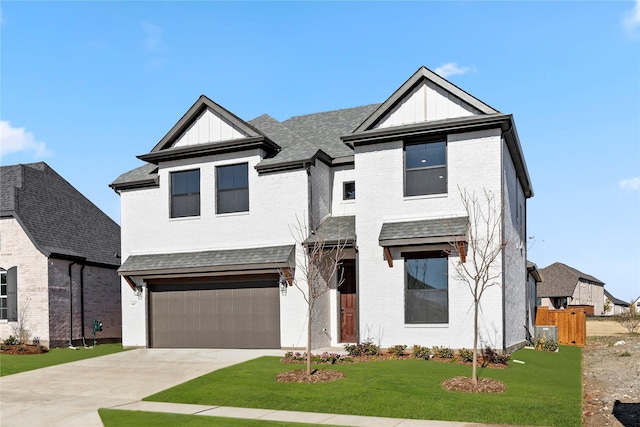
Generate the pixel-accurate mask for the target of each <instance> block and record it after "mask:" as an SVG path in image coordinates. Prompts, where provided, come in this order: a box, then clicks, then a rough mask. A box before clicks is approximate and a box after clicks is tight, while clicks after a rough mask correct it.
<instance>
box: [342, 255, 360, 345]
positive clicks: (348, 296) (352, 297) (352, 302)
mask: <svg viewBox="0 0 640 427" xmlns="http://www.w3.org/2000/svg"><path fill="white" fill-rule="evenodd" d="M341 274H342V276H341V277H342V278H343V282H342V284H341V285H340V288H339V291H340V342H358V333H357V318H358V314H357V313H358V310H357V305H356V304H357V301H358V299H357V297H356V296H357V294H356V264H355V261H354V260H345V261H343V262H342V268H341Z"/></svg>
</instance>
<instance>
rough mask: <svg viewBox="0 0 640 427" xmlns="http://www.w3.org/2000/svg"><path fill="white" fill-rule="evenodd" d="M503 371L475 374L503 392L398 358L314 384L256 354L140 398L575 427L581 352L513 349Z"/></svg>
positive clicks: (461, 372)
mask: <svg viewBox="0 0 640 427" xmlns="http://www.w3.org/2000/svg"><path fill="white" fill-rule="evenodd" d="M513 358H514V359H517V360H521V361H524V362H525V364H518V363H514V362H510V365H509V368H508V369H489V368H485V369H481V370H480V373H479V376H480V377H487V378H494V379H497V380H500V381H503V382H504V383H506V385H507V391H506V392H504V393H502V394H467V393H459V392H448V391H446V390H444V389H443V388H442V387H441V386H440V382H441V381H443V380H445V379H447V378H451V377H455V376H469V375H470V374H471V367H469V366H465V365H458V364H453V363H445V362H436V361H424V360H415V359H414V360H402V361H383V362H365V363H353V364H345V365H331V366H328V365H319V366H317V367H318V368H319V369H323V368H330V369H335V370H340V371H343V372H344V373H345V374H346V378H344V379H342V380H339V381H335V382H331V383H317V384H306V383H303V384H298V383H278V382H276V381H275V376H276V374H277V373H278V372H281V371H285V370H292V369H303V367H302V366H300V365H284V364H282V363H280V361H279V359H278V358H276V357H261V358H259V359H255V360H251V361H248V362H245V363H241V364H238V365H235V366H231V367H229V368H225V369H221V370H219V371H215V372H211V373H209V374H207V375H203V376H202V377H199V378H196V379H194V380H192V381H188V382H186V383H184V384H181V385H179V386H176V387H173V388H170V389H168V390H164V391H162V392H160V393H157V394H154V395H152V396H149V397H147V398H145V399H144V400H151V401H163V402H175V403H193V404H201V405H220V406H235V407H246V408H265V409H281V410H289V411H308V412H326V413H336V414H352V415H370V416H379V417H393V418H413V419H432V420H449V421H466V422H481V423H492V424H520V425H543V426H580V424H581V404H582V396H581V394H582V393H581V392H582V390H581V388H582V382H581V361H582V349H581V348H579V347H569V346H560V351H559V352H558V353H543V352H538V351H533V350H524V349H523V350H519V351H517V352H515V353H514V354H513Z"/></svg>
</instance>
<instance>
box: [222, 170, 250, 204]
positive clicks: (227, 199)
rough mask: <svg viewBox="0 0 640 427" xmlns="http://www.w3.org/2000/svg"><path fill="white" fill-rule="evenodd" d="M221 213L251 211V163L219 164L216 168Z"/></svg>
mask: <svg viewBox="0 0 640 427" xmlns="http://www.w3.org/2000/svg"><path fill="white" fill-rule="evenodd" d="M216 175H217V176H216V182H217V198H216V199H217V203H216V206H217V207H216V212H217V213H219V214H223V213H231V212H248V211H249V165H248V164H247V163H241V164H238V165H229V166H218V167H217V168H216Z"/></svg>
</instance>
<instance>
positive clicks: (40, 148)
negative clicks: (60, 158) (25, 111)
mask: <svg viewBox="0 0 640 427" xmlns="http://www.w3.org/2000/svg"><path fill="white" fill-rule="evenodd" d="M18 151H33V152H34V154H33V157H47V156H50V155H51V152H50V151H49V150H47V147H46V146H45V144H44V142H40V141H37V140H36V138H35V137H34V136H33V134H32V133H31V132H27V131H26V130H25V128H14V127H12V126H11V123H9V122H8V121H5V120H0V155H2V156H4V155H7V154H9V153H15V152H18Z"/></svg>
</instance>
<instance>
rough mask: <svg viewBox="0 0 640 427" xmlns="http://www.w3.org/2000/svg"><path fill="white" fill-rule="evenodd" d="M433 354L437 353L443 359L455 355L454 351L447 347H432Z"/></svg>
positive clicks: (451, 357)
mask: <svg viewBox="0 0 640 427" xmlns="http://www.w3.org/2000/svg"><path fill="white" fill-rule="evenodd" d="M433 354H437V355H438V356H440V357H442V358H443V359H453V356H455V352H454V351H453V350H451V349H450V348H449V347H437V346H436V347H433Z"/></svg>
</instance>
